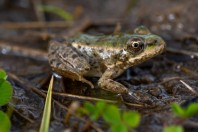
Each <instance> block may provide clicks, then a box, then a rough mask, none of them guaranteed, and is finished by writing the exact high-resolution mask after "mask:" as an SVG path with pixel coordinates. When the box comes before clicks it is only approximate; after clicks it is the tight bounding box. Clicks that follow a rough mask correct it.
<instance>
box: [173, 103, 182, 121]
mask: <svg viewBox="0 0 198 132" xmlns="http://www.w3.org/2000/svg"><path fill="white" fill-rule="evenodd" d="M171 107H172V111H173V112H174V113H175V114H176V115H177V116H180V117H182V118H185V117H186V112H185V109H183V108H182V107H181V106H180V105H179V104H177V103H173V104H172V106H171Z"/></svg>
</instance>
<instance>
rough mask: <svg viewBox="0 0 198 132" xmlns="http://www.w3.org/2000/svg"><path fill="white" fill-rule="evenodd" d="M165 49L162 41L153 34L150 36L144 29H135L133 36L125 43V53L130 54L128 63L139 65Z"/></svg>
mask: <svg viewBox="0 0 198 132" xmlns="http://www.w3.org/2000/svg"><path fill="white" fill-rule="evenodd" d="M164 49H165V42H164V40H163V39H162V38H161V37H159V36H157V35H154V34H151V33H150V31H149V30H148V29H147V28H146V27H143V26H141V27H139V28H138V29H135V32H134V35H132V36H131V37H130V39H129V40H128V41H127V47H126V51H127V52H128V53H129V54H130V57H129V63H130V64H131V66H132V65H136V64H139V63H141V62H143V61H145V60H148V59H150V58H152V57H154V56H156V55H158V54H160V53H162V52H163V51H164Z"/></svg>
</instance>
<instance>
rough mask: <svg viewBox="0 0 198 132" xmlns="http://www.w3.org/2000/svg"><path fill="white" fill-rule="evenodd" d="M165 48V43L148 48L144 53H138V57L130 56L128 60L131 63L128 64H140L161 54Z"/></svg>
mask: <svg viewBox="0 0 198 132" xmlns="http://www.w3.org/2000/svg"><path fill="white" fill-rule="evenodd" d="M164 49H165V44H162V45H159V46H157V47H155V48H152V49H147V50H145V51H144V52H143V53H141V54H139V55H137V56H136V57H132V58H130V59H129V61H128V63H129V64H128V65H130V67H131V66H134V65H137V64H140V63H142V62H144V61H146V60H148V59H150V58H152V57H154V56H156V55H158V54H161V53H162V52H163V51H164Z"/></svg>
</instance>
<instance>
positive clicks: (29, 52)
mask: <svg viewBox="0 0 198 132" xmlns="http://www.w3.org/2000/svg"><path fill="white" fill-rule="evenodd" d="M0 54H13V55H16V56H23V57H29V58H33V59H36V60H45V61H47V60H48V56H47V52H44V51H42V50H34V49H31V48H24V47H21V46H16V45H13V44H9V43H7V42H1V41H0Z"/></svg>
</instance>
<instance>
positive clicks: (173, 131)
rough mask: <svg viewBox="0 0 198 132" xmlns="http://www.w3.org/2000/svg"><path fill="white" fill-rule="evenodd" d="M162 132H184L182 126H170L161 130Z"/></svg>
mask: <svg viewBox="0 0 198 132" xmlns="http://www.w3.org/2000/svg"><path fill="white" fill-rule="evenodd" d="M163 132H184V130H183V128H182V126H176V125H171V126H168V127H165V128H164V129H163Z"/></svg>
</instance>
